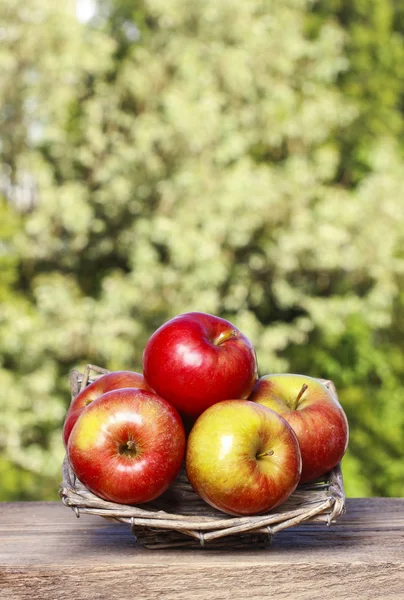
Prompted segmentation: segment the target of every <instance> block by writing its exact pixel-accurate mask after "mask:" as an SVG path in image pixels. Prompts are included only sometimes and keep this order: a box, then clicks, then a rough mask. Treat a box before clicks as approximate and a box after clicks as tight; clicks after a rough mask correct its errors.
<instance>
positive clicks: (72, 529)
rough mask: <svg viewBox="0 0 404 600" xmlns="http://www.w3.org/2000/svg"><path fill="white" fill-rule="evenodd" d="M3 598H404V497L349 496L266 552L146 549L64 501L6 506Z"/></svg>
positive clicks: (0, 566)
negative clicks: (339, 508)
mask: <svg viewBox="0 0 404 600" xmlns="http://www.w3.org/2000/svg"><path fill="white" fill-rule="evenodd" d="M0 598H1V599H2V600H3V598H4V599H7V600H14V599H18V600H25V599H30V600H65V599H66V600H76V599H79V598H89V599H90V598H91V600H97V599H105V600H115V599H117V600H118V599H119V600H125V599H126V598H128V599H129V598H130V599H131V600H193V599H195V600H226V599H231V600H245V599H248V600H264V599H265V598H271V599H276V600H278V599H279V600H281V599H288V600H301V599H304V600H317V599H320V598H321V600H326V599H328V598H332V599H333V600H334V599H345V598H346V599H349V600H362V599H366V600H376V599H378V598H380V599H383V600H390V599H395V600H404V499H382V498H373V499H366V500H365V499H358V500H348V502H347V514H346V515H345V516H344V517H341V518H340V519H339V520H338V522H337V523H335V524H334V525H332V526H331V527H329V528H328V527H326V526H325V525H322V524H316V525H315V524H312V525H302V526H300V527H298V528H293V529H289V530H285V531H282V532H279V533H278V534H276V535H275V537H274V541H273V544H272V546H270V547H268V548H266V549H264V550H262V549H261V550H254V549H251V550H249V551H246V550H242V551H232V552H229V551H218V550H176V551H174V550H164V551H163V550H146V549H144V548H140V547H138V546H137V545H136V541H135V539H134V537H133V536H132V534H131V532H130V529H129V527H127V526H125V525H123V524H121V523H111V522H109V521H106V520H104V519H102V518H101V517H94V516H88V515H87V516H85V515H82V516H81V517H80V518H79V519H77V518H76V516H75V514H74V513H73V512H72V511H71V510H69V509H68V508H66V507H65V506H63V505H62V504H61V503H57V502H30V503H24V502H17V503H3V504H0Z"/></svg>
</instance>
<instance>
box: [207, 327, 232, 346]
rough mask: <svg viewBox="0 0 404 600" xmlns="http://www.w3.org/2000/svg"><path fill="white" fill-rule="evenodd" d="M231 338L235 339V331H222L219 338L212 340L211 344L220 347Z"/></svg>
mask: <svg viewBox="0 0 404 600" xmlns="http://www.w3.org/2000/svg"><path fill="white" fill-rule="evenodd" d="M232 337H237V329H231V331H222V333H220V334H219V336H218V337H217V338H216V339H215V340H213V343H214V344H215V346H220V344H223V342H225V341H226V340H229V339H230V338H232Z"/></svg>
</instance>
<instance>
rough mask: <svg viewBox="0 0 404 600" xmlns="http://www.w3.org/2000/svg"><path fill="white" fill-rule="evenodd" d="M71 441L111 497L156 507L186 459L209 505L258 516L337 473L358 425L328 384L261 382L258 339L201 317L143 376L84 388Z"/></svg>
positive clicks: (182, 324)
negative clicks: (151, 503) (302, 487)
mask: <svg viewBox="0 0 404 600" xmlns="http://www.w3.org/2000/svg"><path fill="white" fill-rule="evenodd" d="M184 423H185V425H186V426H184ZM187 433H188V435H187ZM63 438H64V443H65V446H66V449H67V455H68V459H69V461H70V464H71V466H72V469H73V471H74V472H75V474H76V475H77V477H78V478H79V479H80V481H81V482H82V483H83V484H84V485H85V486H86V487H87V488H88V489H89V490H91V491H92V492H93V493H94V494H96V495H98V496H99V497H101V498H103V499H105V500H109V501H112V502H118V503H122V504H140V503H143V502H148V501H151V500H154V499H155V498H157V497H158V496H159V495H161V494H162V493H163V492H165V491H166V490H167V489H168V487H169V486H170V485H171V484H172V483H173V481H174V480H175V479H176V477H177V475H178V473H179V470H180V468H181V465H182V464H183V463H184V461H185V468H186V474H187V477H188V479H189V482H190V484H191V485H192V488H193V489H194V491H195V492H196V493H197V494H199V496H200V497H201V498H202V499H203V500H205V501H206V502H207V503H208V504H210V505H211V506H213V507H214V508H216V509H218V510H221V511H223V512H225V513H228V514H231V515H254V514H260V513H264V512H267V511H269V510H270V509H272V508H274V507H275V506H278V505H279V504H281V503H282V502H284V501H285V500H286V498H288V496H289V495H290V494H291V493H292V492H293V491H294V490H295V488H296V486H297V485H298V483H304V482H309V481H312V480H314V479H317V478H318V477H320V476H322V475H324V474H325V473H326V472H328V471H329V470H330V469H332V468H333V467H334V466H335V465H336V464H337V463H338V462H339V461H340V460H341V458H342V456H343V455H344V453H345V450H346V448H347V444H348V422H347V418H346V416H345V413H344V411H343V409H342V407H341V405H340V404H339V402H338V400H337V398H336V397H335V395H333V393H332V392H331V391H330V390H329V389H328V388H327V387H326V386H325V385H323V383H321V382H320V381H319V380H317V379H314V378H311V377H306V376H305V375H293V374H280V375H265V376H263V377H261V378H258V372H257V360H256V355H255V351H254V348H253V345H252V344H251V342H250V341H249V340H248V338H247V337H246V336H245V335H243V334H242V333H241V332H240V331H239V330H238V329H237V328H236V327H235V326H234V325H232V324H231V323H230V322H229V321H226V320H224V319H221V318H219V317H216V316H214V315H209V314H205V313H200V312H192V313H187V314H183V315H179V316H177V317H175V318H174V319H172V320H170V321H168V322H167V323H165V324H164V325H162V326H161V327H160V328H159V329H157V330H156V331H155V332H154V333H153V335H152V336H151V337H150V339H149V340H148V342H147V344H146V347H145V349H144V353H143V374H140V373H135V372H131V371H116V372H111V373H108V374H106V375H104V376H102V377H100V378H99V379H97V380H95V381H94V382H93V383H91V384H90V385H88V386H87V387H86V388H85V389H84V390H82V391H81V392H80V393H79V394H78V396H76V398H75V399H74V400H73V401H72V403H71V405H70V408H69V410H68V413H67V415H66V420H65V424H64V429H63Z"/></svg>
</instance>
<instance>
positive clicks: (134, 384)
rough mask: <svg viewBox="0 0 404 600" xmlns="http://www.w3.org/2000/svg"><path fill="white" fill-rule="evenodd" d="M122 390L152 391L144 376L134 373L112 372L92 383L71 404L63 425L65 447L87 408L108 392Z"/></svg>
mask: <svg viewBox="0 0 404 600" xmlns="http://www.w3.org/2000/svg"><path fill="white" fill-rule="evenodd" d="M120 388H141V389H142V390H150V388H149V386H148V385H147V383H146V382H145V380H144V378H143V375H141V374H140V373H134V372H132V371H112V372H111V373H107V374H106V375H103V376H102V377H100V378H99V379H96V380H95V381H93V382H92V383H90V385H88V386H87V387H85V388H84V390H82V391H81V392H80V393H79V394H78V395H77V396H76V397H75V398H74V400H73V401H72V403H71V404H70V407H69V410H68V411H67V415H66V418H65V422H64V425H63V442H64V445H65V446H67V442H68V440H69V435H70V432H71V430H72V429H73V427H74V424H75V422H76V421H77V419H78V418H79V416H80V415H81V413H82V411H83V410H84V409H85V408H86V406H88V405H89V404H90V403H91V402H92V401H93V400H95V399H96V398H99V397H100V396H102V395H103V394H105V393H106V392H110V391H111V390H117V389H120Z"/></svg>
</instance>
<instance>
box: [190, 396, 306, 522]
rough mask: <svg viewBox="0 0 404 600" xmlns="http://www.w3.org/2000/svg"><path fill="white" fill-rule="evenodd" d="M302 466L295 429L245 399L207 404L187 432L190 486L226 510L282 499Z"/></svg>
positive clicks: (247, 509) (254, 509)
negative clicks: (209, 405) (190, 429)
mask: <svg viewBox="0 0 404 600" xmlns="http://www.w3.org/2000/svg"><path fill="white" fill-rule="evenodd" d="M266 453H268V454H266ZM258 455H262V456H258ZM301 466H302V463H301V455H300V449H299V444H298V441H297V438H296V435H295V434H294V432H293V430H292V428H291V427H290V426H289V425H288V423H287V422H286V421H285V419H283V418H282V417H281V416H280V415H278V414H277V413H276V412H274V411H272V410H270V409H268V408H266V407H265V406H261V405H259V404H256V403H255V402H249V401H248V400H227V401H223V402H219V403H218V404H215V405H213V406H211V407H210V408H208V409H207V410H206V411H205V412H204V413H203V414H202V415H201V416H200V417H199V418H198V419H197V421H196V423H195V425H194V427H193V429H192V431H191V433H190V435H189V437H188V444H187V450H186V472H187V476H188V479H189V481H190V483H191V485H192V487H193V489H194V491H195V492H196V493H197V494H199V495H200V496H201V498H203V500H205V502H207V503H208V504H210V505H211V506H213V507H214V508H216V509H218V510H221V511H222V512H225V513H228V514H230V515H255V514H261V513H264V512H267V511H269V510H271V509H272V508H274V507H275V506H278V505H279V504H281V503H282V502H284V501H285V500H286V498H288V496H289V495H290V494H291V493H292V492H293V491H294V490H295V488H296V486H297V484H298V481H299V478H300V472H301Z"/></svg>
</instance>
